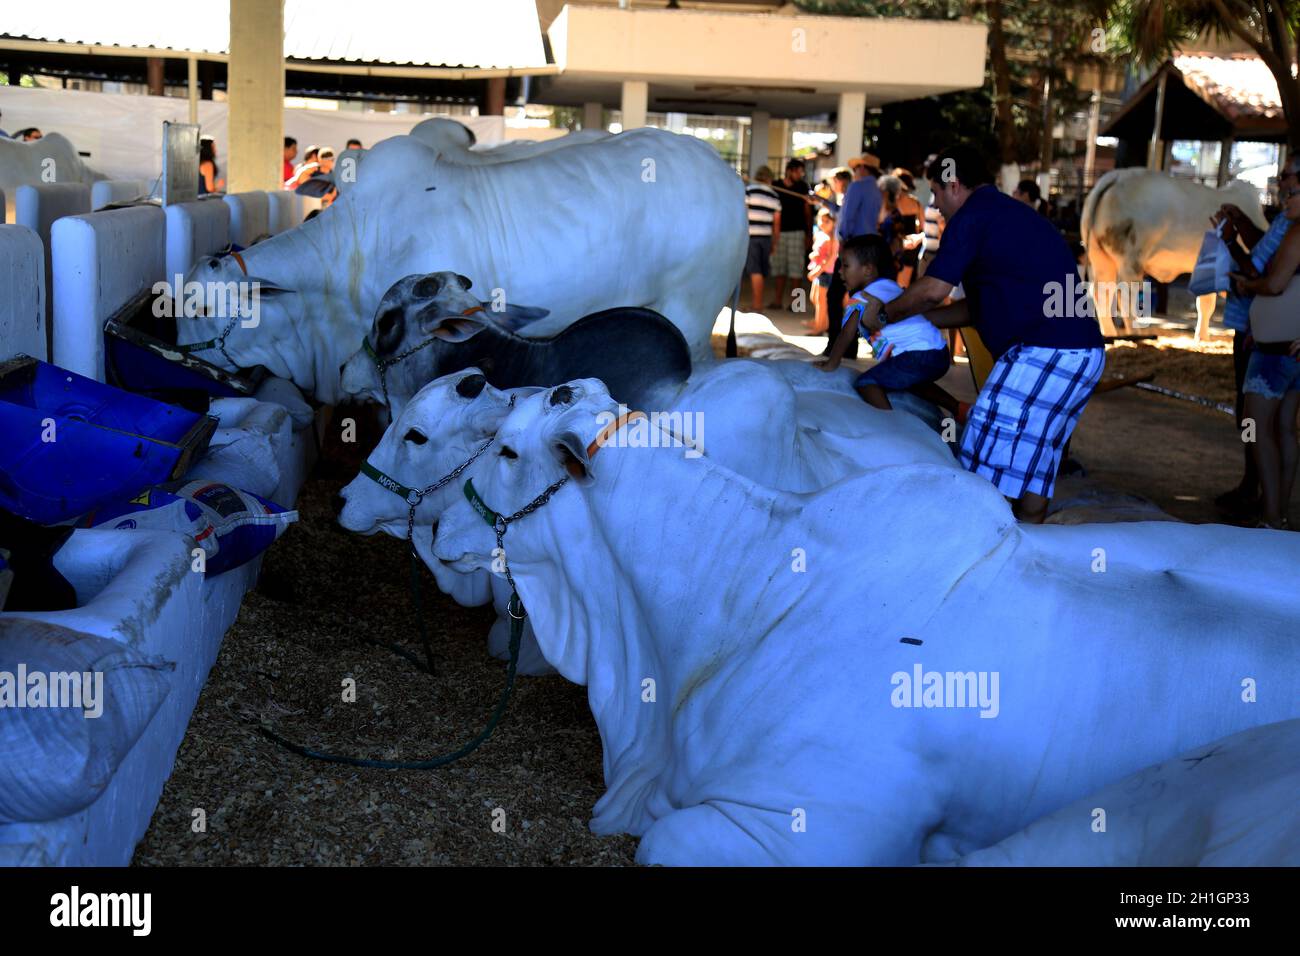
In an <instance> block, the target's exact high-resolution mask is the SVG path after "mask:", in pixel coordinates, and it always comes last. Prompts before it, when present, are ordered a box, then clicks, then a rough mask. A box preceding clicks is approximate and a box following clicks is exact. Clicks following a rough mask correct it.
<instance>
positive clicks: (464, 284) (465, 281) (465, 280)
mask: <svg viewBox="0 0 1300 956" xmlns="http://www.w3.org/2000/svg"><path fill="white" fill-rule="evenodd" d="M456 281H457V282H459V283H460V287H461V290H462V291H464V292H468V291H469V290H470V287H471V286H473V285H474V280H473V279H471V278H470V277H469V276H463V275H461V274H460V273H459V272H458V273H456Z"/></svg>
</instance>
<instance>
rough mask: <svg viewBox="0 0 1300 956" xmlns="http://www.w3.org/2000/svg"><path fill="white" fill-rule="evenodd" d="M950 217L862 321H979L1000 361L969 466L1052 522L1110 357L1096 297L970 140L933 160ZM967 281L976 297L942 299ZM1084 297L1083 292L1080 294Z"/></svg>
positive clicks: (941, 202) (1020, 507)
mask: <svg viewBox="0 0 1300 956" xmlns="http://www.w3.org/2000/svg"><path fill="white" fill-rule="evenodd" d="M926 178H927V179H928V180H929V181H930V187H931V189H933V190H934V195H935V203H936V204H937V205H938V207H939V211H940V212H942V213H943V216H944V219H946V220H947V223H948V224H947V227H946V229H945V230H944V234H943V245H942V247H941V248H940V249H939V252H938V253H937V254H936V255H935V257H934V259H933V260H932V261H931V263H930V265H929V268H927V269H926V273H925V276H924V277H922V278H921V279H919V280H917V281H916V282H913V283H912V285H911V286H910V287H909V288H908V290H907V291H906V292H904V293H903V294H902V295H901V296H899V297H898V298H897V299H895V300H894V301H892V302H890V303H889V304H888V305H887V306H886V305H885V304H884V303H882V302H880V301H879V300H874V299H871V300H869V301H868V303H867V306H866V308H865V309H864V310H863V315H862V318H861V325H862V326H863V327H864V328H866V329H868V330H870V331H875V330H877V329H879V328H881V327H882V326H884V325H887V324H888V323H889V321H890V319H891V318H899V319H901V318H904V317H907V316H911V315H916V314H926V313H930V314H926V318H928V319H929V320H930V321H931V322H933V323H934V324H935V325H937V326H938V327H939V328H959V327H961V326H964V325H970V326H973V327H974V328H975V329H976V331H978V332H979V335H980V338H981V339H983V341H984V344H985V345H986V346H988V349H989V351H990V352H991V353H992V355H993V357H994V358H995V359H996V360H997V361H996V362H995V363H994V366H993V371H992V372H991V373H990V374H989V377H988V379H987V381H985V383H984V387H983V388H981V389H980V394H979V398H978V399H977V400H976V402H975V405H974V407H973V408H972V409H971V413H970V419H969V422H968V424H967V426H966V430H965V431H964V432H963V434H962V442H961V450H960V452H959V455H958V457H959V459H960V461H961V463H962V465H963V467H965V468H967V469H968V470H970V471H972V472H974V473H975V474H978V475H982V476H983V477H985V478H987V479H988V480H989V481H991V482H993V483H994V484H995V485H997V486H998V490H999V491H1001V492H1002V494H1003V495H1005V496H1006V497H1007V498H1008V499H1009V500H1010V501H1011V503H1012V506H1013V508H1014V510H1015V513H1016V517H1017V518H1019V519H1020V520H1021V521H1028V522H1033V523H1035V524H1037V523H1039V522H1041V521H1042V520H1043V518H1045V517H1046V515H1047V505H1048V502H1049V501H1050V500H1051V497H1052V489H1053V488H1054V487H1055V483H1056V472H1057V468H1058V466H1059V465H1060V459H1061V454H1062V452H1063V450H1064V448H1065V443H1066V441H1067V440H1068V439H1069V437H1070V433H1071V432H1072V431H1073V430H1074V426H1075V424H1076V423H1077V422H1078V420H1079V416H1080V415H1081V414H1082V413H1083V408H1084V406H1085V405H1086V404H1087V403H1088V399H1089V398H1090V397H1091V396H1092V391H1093V389H1094V388H1095V387H1096V384H1097V381H1098V379H1100V378H1101V372H1102V368H1103V366H1104V365H1105V362H1106V350H1105V343H1104V341H1103V339H1102V337H1101V332H1100V330H1099V329H1098V327H1097V320H1096V318H1095V316H1094V315H1093V311H1092V307H1091V299H1090V298H1088V297H1087V296H1081V295H1079V294H1078V292H1077V291H1076V290H1077V289H1078V285H1079V283H1078V272H1077V270H1076V266H1075V261H1074V257H1073V256H1072V255H1071V254H1070V249H1069V247H1068V246H1067V245H1066V243H1065V240H1064V239H1063V238H1061V235H1060V233H1058V232H1057V231H1056V229H1055V228H1054V227H1053V226H1052V224H1051V223H1050V222H1048V221H1047V220H1046V219H1044V218H1043V217H1042V216H1040V215H1038V213H1037V212H1035V211H1034V210H1033V209H1030V208H1029V207H1028V206H1026V205H1025V204H1024V203H1021V202H1017V201H1016V200H1014V199H1012V198H1011V197H1010V196H1004V195H1003V194H1002V193H1000V192H998V190H997V187H995V186H993V185H992V176H990V175H989V171H988V166H987V165H986V164H985V162H984V158H983V157H982V156H981V155H980V154H979V153H978V152H977V151H976V150H974V149H973V148H971V147H968V146H954V147H951V148H949V149H947V150H944V151H943V152H942V153H940V154H939V156H938V157H937V158H936V159H935V161H934V162H933V163H932V164H931V165H930V167H929V169H928V170H927V171H926ZM958 283H960V284H961V285H962V287H963V288H964V289H965V292H966V298H965V299H963V300H962V301H961V302H958V303H954V304H953V305H950V306H948V307H947V308H944V309H940V310H938V311H932V310H935V309H936V308H937V307H938V306H939V305H940V304H942V303H943V301H944V300H945V299H946V298H947V297H948V295H949V294H950V293H951V292H952V290H953V288H954V287H955V286H956V285H957V284H958ZM1080 303H1082V304H1081V305H1080Z"/></svg>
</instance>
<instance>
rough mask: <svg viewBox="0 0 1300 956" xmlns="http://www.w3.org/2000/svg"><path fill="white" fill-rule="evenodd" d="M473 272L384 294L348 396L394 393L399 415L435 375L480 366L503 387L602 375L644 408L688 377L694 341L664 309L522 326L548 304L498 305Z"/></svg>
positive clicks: (346, 386) (355, 360)
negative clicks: (544, 333) (548, 331)
mask: <svg viewBox="0 0 1300 956" xmlns="http://www.w3.org/2000/svg"><path fill="white" fill-rule="evenodd" d="M471 285H472V282H471V280H470V279H468V278H466V277H465V276H462V275H457V274H456V273H454V272H432V273H429V274H428V275H411V276H406V277H405V278H403V279H399V280H398V281H397V282H396V283H394V284H393V286H392V287H391V288H390V289H389V290H388V291H387V292H386V293H384V297H383V299H382V300H381V301H380V303H379V308H378V309H377V310H376V312H375V318H374V321H373V322H372V323H371V327H370V331H369V333H368V334H367V335H366V338H365V340H364V341H363V342H362V343H361V347H360V348H358V349H357V351H356V352H355V354H353V355H352V357H351V358H349V359H348V360H347V362H345V363H344V364H343V369H342V384H343V392H344V394H345V395H347V396H349V397H351V398H353V399H354V400H365V399H369V400H371V401H375V402H384V403H386V404H387V405H388V406H389V409H390V410H391V412H392V414H393V415H394V416H396V415H397V414H399V413H400V412H401V410H402V408H404V407H405V405H406V403H407V402H408V401H410V399H411V396H413V395H414V394H415V393H416V392H418V391H419V390H420V389H421V388H422V387H424V386H425V385H427V384H428V383H429V382H432V381H433V380H434V379H436V378H439V377H441V376H443V375H447V374H449V373H451V372H455V371H459V370H460V369H464V368H470V367H471V366H476V367H478V368H480V369H482V370H483V373H484V374H485V375H486V376H487V380H488V381H489V382H490V383H491V384H492V385H493V386H495V387H496V388H502V389H505V388H518V387H520V386H525V385H538V386H551V385H558V384H559V383H560V382H566V381H570V380H572V379H575V378H583V377H587V378H599V379H601V380H602V381H603V382H605V384H606V386H607V387H608V389H609V392H610V394H611V395H613V396H615V397H616V398H617V399H619V400H620V401H622V402H624V403H626V404H627V405H629V406H631V407H639V406H640V405H641V404H643V403H644V402H645V401H646V400H647V399H648V398H649V397H650V396H651V395H653V394H655V392H656V389H657V388H658V387H659V386H662V385H665V384H678V383H681V382H684V381H686V379H687V378H689V377H690V374H691V359H690V349H689V347H688V345H687V343H686V340H685V338H684V337H683V336H682V333H681V331H680V330H678V328H677V327H676V326H675V325H673V324H672V323H671V322H669V321H668V320H667V319H666V318H664V317H663V316H662V315H660V314H659V313H658V312H654V311H652V310H650V309H642V308H619V309H606V310H604V311H602V312H596V313H593V314H591V315H588V316H584V317H583V318H581V319H578V320H577V321H576V322H574V323H573V324H571V325H569V326H567V327H566V328H564V329H563V330H561V331H560V332H559V333H557V334H556V335H554V336H552V337H550V338H528V337H526V336H525V335H521V334H520V332H521V331H526V329H525V326H526V325H527V324H528V323H529V322H532V321H535V320H537V319H539V318H541V317H543V316H545V315H547V314H548V311H547V310H546V309H534V308H529V307H527V306H514V305H511V306H507V307H505V308H503V309H495V308H494V307H493V304H491V303H485V302H480V301H479V300H478V298H477V297H476V296H474V295H472V294H471V293H470V291H469V290H470V287H471Z"/></svg>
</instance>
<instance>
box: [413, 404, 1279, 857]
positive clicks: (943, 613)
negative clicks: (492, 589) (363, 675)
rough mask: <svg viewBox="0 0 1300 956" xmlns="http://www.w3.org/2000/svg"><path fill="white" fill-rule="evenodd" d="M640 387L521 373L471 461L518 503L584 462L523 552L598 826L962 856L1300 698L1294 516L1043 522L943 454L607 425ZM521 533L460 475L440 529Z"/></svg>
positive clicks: (444, 549)
mask: <svg viewBox="0 0 1300 956" xmlns="http://www.w3.org/2000/svg"><path fill="white" fill-rule="evenodd" d="M613 411H614V408H613V403H612V401H611V400H610V399H609V396H608V393H606V392H605V391H604V389H603V387H602V386H601V385H600V383H599V382H595V381H592V380H587V381H580V382H575V383H570V384H569V385H568V386H567V387H561V388H558V389H552V390H549V391H547V392H544V393H539V394H535V395H531V396H528V397H526V398H523V399H520V400H519V401H517V402H516V406H515V408H514V409H513V411H512V412H511V413H510V415H509V416H508V417H507V418H506V420H505V421H504V422H503V423H502V425H501V427H500V429H499V430H498V432H497V437H496V441H495V443H494V445H493V446H492V448H491V452H490V453H489V454H487V455H485V456H483V457H482V458H480V459H479V460H478V461H477V462H476V463H475V464H474V465H473V466H471V468H470V470H469V471H470V473H471V474H472V476H473V483H474V487H475V488H476V489H477V491H478V493H479V495H480V497H481V499H482V502H483V503H484V505H483V507H484V508H486V509H491V510H494V511H496V512H498V513H502V514H510V513H513V512H516V511H519V510H520V509H522V508H524V506H525V505H528V504H530V503H533V502H539V501H542V500H543V493H544V491H545V490H546V489H548V488H552V487H553V486H554V485H555V484H556V483H557V482H559V481H561V480H565V481H566V484H563V485H561V486H559V487H558V489H555V490H553V492H552V493H551V494H550V495H549V497H548V498H545V500H544V503H541V504H540V506H539V507H537V508H536V510H534V511H532V513H530V514H528V515H527V516H526V517H523V518H521V519H520V520H518V521H516V522H514V523H513V524H511V525H510V527H509V529H508V531H507V533H506V535H505V540H504V547H505V554H506V557H507V560H508V562H509V567H510V570H511V572H512V574H513V576H514V580H515V582H516V584H517V585H518V588H519V592H520V596H521V597H522V599H523V603H524V605H525V607H526V608H527V611H528V613H529V616H530V619H531V620H532V623H533V626H534V628H535V632H536V635H537V639H538V643H539V646H540V647H541V650H542V652H543V654H544V655H545V656H546V659H547V660H548V661H550V662H551V663H552V664H553V665H554V666H555V667H556V669H557V670H559V672H560V673H561V674H563V675H564V676H565V677H567V678H568V679H569V680H572V681H575V682H577V683H582V684H586V685H587V686H588V701H589V703H590V706H591V709H592V713H593V715H594V716H595V719H596V723H597V725H598V727H599V730H600V734H601V740H602V744H603V748H604V772H605V782H606V786H607V791H606V793H605V795H604V796H603V797H602V798H601V799H600V800H599V801H598V802H597V804H596V806H595V811H594V816H593V819H592V822H591V826H592V829H593V830H594V831H595V832H597V833H601V834H612V833H630V834H633V835H637V836H640V837H641V844H640V847H639V849H638V852H637V859H638V860H639V861H640V862H643V863H669V864H728V863H731V864H754V863H792V864H798V863H806V864H887V865H899V864H911V863H917V862H939V861H947V860H954V859H956V858H958V857H960V856H961V855H963V854H966V853H969V852H972V851H974V850H977V849H980V848H983V847H987V846H990V845H992V844H994V843H996V842H997V841H999V840H1001V839H1004V838H1005V837H1007V836H1009V835H1011V834H1013V833H1015V832H1016V831H1018V830H1020V829H1022V828H1024V827H1025V826H1027V825H1028V824H1030V823H1032V822H1033V821H1034V820H1037V819H1039V818H1041V817H1042V816H1044V815H1045V814H1047V813H1051V812H1052V811H1055V810H1057V809H1059V808H1060V807H1062V806H1064V805H1065V804H1067V803H1068V802H1069V801H1071V800H1074V799H1076V798H1078V797H1080V796H1081V795H1085V794H1088V793H1091V792H1093V791H1096V790H1097V789H1098V788H1099V787H1102V786H1105V785H1107V784H1109V783H1112V782H1114V781H1116V780H1118V779H1120V778H1121V777H1123V776H1124V775H1125V774H1129V773H1133V772H1134V771H1137V770H1139V769H1141V768H1143V767H1146V766H1149V765H1151V764H1153V763H1155V762H1157V761H1162V760H1167V759H1169V758H1171V757H1174V756H1177V755H1178V754H1180V753H1183V752H1184V751H1187V750H1188V749H1189V748H1191V747H1194V746H1196V745H1198V744H1200V743H1202V742H1204V741H1208V740H1215V739H1217V738H1219V737H1223V736H1225V735H1227V734H1231V733H1235V732H1238V731H1241V730H1243V729H1247V728H1250V727H1253V726H1258V725H1261V724H1265V723H1270V722H1275V721H1280V720H1283V719H1289V718H1294V717H1297V716H1300V700H1298V699H1297V696H1296V693H1295V689H1296V687H1297V686H1300V653H1298V652H1300V636H1298V635H1297V634H1296V631H1295V622H1296V620H1298V619H1300V593H1297V591H1296V589H1295V588H1294V587H1293V586H1292V585H1293V583H1294V575H1295V568H1296V567H1297V566H1298V565H1300V539H1297V538H1296V537H1295V536H1294V535H1290V534H1286V533H1283V532H1276V531H1267V530H1243V529H1237V528H1228V527H1219V526H1190V525H1177V524H1172V523H1137V524H1113V525H1089V526H1081V527H1068V528H1066V527H1041V526H1038V527H1036V526H1024V527H1022V526H1019V525H1017V523H1016V522H1015V520H1014V519H1013V517H1012V514H1011V511H1010V508H1009V507H1008V505H1007V503H1006V501H1005V500H1004V499H1003V498H1002V496H1001V495H999V494H998V492H997V490H996V489H995V488H994V487H993V486H991V485H990V484H988V483H987V482H985V481H983V480H981V479H980V478H977V477H975V476H973V475H970V474H968V473H965V472H962V471H959V470H956V469H953V468H947V467H940V466H936V465H929V464H913V465H900V466H894V467H886V468H878V469H875V470H872V471H869V472H866V473H865V474H862V475H860V476H856V477H851V478H848V479H845V480H843V481H841V482H839V483H837V484H835V485H832V486H831V487H829V488H826V489H824V490H822V491H819V492H815V493H812V494H791V493H788V492H781V491H773V490H771V489H768V488H763V487H761V486H759V485H757V484H755V483H754V482H753V481H751V480H749V479H747V478H745V477H743V476H741V475H738V474H736V473H735V472H733V471H730V470H728V469H726V468H724V467H722V466H721V465H719V464H717V463H716V462H714V461H712V460H711V459H710V458H708V457H703V458H696V459H688V458H686V457H685V456H684V455H683V454H682V451H681V449H680V448H676V449H675V448H663V447H660V448H654V447H648V448H646V447H625V443H624V442H621V441H619V440H617V433H616V434H615V436H614V439H613V440H611V441H609V442H608V443H607V444H606V445H605V446H604V447H603V449H598V450H595V451H593V450H591V448H592V447H593V442H594V440H595V439H596V438H597V436H598V435H600V434H601V432H602V430H603V429H604V428H605V423H606V422H607V420H608V416H609V415H610V414H612V412H613ZM566 476H568V477H567V479H566ZM953 501H961V502H962V503H963V506H962V507H961V508H960V509H952V508H950V507H946V505H947V504H948V503H950V502H953ZM495 544H496V541H495V538H494V536H493V534H492V533H491V530H490V528H489V527H488V525H487V524H486V522H485V518H484V517H483V516H482V515H481V514H480V513H479V512H477V511H476V510H475V509H474V508H472V507H470V505H469V504H468V503H467V502H459V503H457V504H455V505H453V506H452V507H451V508H449V509H448V510H447V511H446V512H444V514H443V515H442V518H441V521H440V523H439V527H438V532H437V536H436V538H435V542H434V554H435V555H436V556H437V557H438V558H439V559H440V560H444V561H446V562H448V563H449V564H450V565H451V566H452V567H453V568H456V569H458V570H472V569H476V568H485V567H488V566H489V565H490V563H491V561H492V560H493V555H492V550H493V548H494V547H495ZM1224 568H1232V569H1233V573H1232V574H1231V575H1225V574H1224V573H1223V569H1224ZM1210 622H1212V623H1210ZM1207 624H1208V626H1207ZM985 718H987V719H985Z"/></svg>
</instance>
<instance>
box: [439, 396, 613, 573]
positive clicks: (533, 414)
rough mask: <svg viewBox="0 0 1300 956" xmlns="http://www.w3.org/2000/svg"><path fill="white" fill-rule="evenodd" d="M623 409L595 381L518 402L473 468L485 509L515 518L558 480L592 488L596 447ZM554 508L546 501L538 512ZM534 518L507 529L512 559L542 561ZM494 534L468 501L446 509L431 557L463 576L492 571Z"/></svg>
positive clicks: (509, 552) (476, 486) (476, 485)
mask: <svg viewBox="0 0 1300 956" xmlns="http://www.w3.org/2000/svg"><path fill="white" fill-rule="evenodd" d="M618 411H619V404H618V403H617V402H616V401H614V399H613V398H611V397H610V394H609V392H608V391H607V390H606V388H605V386H604V384H603V383H601V382H600V381H599V380H598V379H594V378H586V379H577V380H575V381H572V382H566V383H565V384H563V385H557V386H555V387H554V388H550V389H546V390H544V391H541V392H538V393H536V394H534V395H531V396H528V397H526V398H523V399H520V400H517V401H516V403H515V408H514V410H513V411H512V412H511V413H510V415H509V416H508V417H507V418H506V419H505V421H504V422H502V424H501V427H500V428H499V429H498V431H497V437H496V441H495V443H494V444H493V446H492V447H491V448H490V449H488V452H487V453H486V454H485V455H483V457H482V458H480V459H479V460H478V461H477V462H475V464H474V466H473V467H472V468H471V469H470V470H469V474H470V476H471V477H472V480H473V483H474V490H475V492H476V493H477V495H478V496H479V499H480V502H481V504H482V505H484V506H486V507H487V508H488V509H491V510H492V511H494V512H496V513H497V514H500V515H509V514H514V513H516V512H518V511H519V510H521V509H522V508H524V507H525V506H526V505H528V504H530V503H532V502H535V501H537V500H538V498H539V496H541V495H543V493H544V492H545V491H546V489H548V488H550V487H552V486H553V485H555V484H556V483H557V482H560V481H562V480H563V481H565V482H566V483H567V482H568V481H575V482H578V483H580V484H588V483H590V482H592V481H593V480H594V479H595V476H596V469H597V467H598V466H596V465H595V464H594V463H593V456H594V454H595V451H596V449H595V447H594V446H593V444H592V443H593V442H594V441H595V440H596V439H597V437H598V436H599V435H600V434H601V432H602V431H603V430H604V429H606V428H607V427H608V426H609V423H610V422H611V421H613V420H615V419H616V417H617V415H618ZM548 507H552V506H551V505H550V504H549V503H548V504H544V505H542V506H541V509H540V510H543V511H544V510H546V509H547V508H548ZM535 518H536V516H534V515H530V516H528V517H527V518H524V519H521V520H520V522H518V523H517V524H516V525H512V526H511V527H510V528H509V529H508V536H507V537H508V541H507V542H506V550H507V553H508V554H509V556H510V561H511V563H512V564H514V563H515V562H516V561H522V562H529V561H532V560H537V559H539V558H540V557H541V552H540V551H538V550H536V549H535V545H536V544H537V543H539V542H540V539H541V538H542V537H544V535H539V534H538V533H537V532H538V531H539V530H540V529H539V522H538V521H537V520H535ZM495 546H496V536H495V533H494V532H493V530H492V528H491V527H489V525H488V523H487V521H486V520H485V519H484V517H483V516H482V514H481V512H480V511H477V510H475V508H474V507H472V506H471V505H470V503H469V501H468V500H461V501H458V502H456V503H455V504H453V505H452V506H451V507H449V508H448V509H447V510H446V511H445V512H444V513H443V516H442V521H440V522H439V529H438V534H437V537H436V539H435V541H434V555H435V556H436V557H437V558H438V559H439V560H440V561H441V562H443V563H444V564H446V565H447V566H449V567H451V568H454V569H456V570H458V571H470V570H473V569H476V568H490V567H491V562H492V557H493V555H492V549H493V548H494V547H495Z"/></svg>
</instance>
